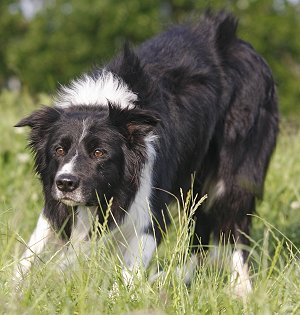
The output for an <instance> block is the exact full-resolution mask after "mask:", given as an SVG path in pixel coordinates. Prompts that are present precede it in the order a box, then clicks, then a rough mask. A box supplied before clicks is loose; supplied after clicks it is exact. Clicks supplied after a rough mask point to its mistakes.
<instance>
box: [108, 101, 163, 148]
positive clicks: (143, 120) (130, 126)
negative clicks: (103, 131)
mask: <svg viewBox="0 0 300 315" xmlns="http://www.w3.org/2000/svg"><path fill="white" fill-rule="evenodd" d="M109 118H110V121H111V123H112V124H113V125H114V126H115V127H117V128H118V130H119V131H120V133H121V134H122V135H123V136H124V137H125V138H126V139H127V140H128V143H129V144H132V145H133V144H135V143H137V142H138V141H140V140H142V139H144V138H145V137H146V136H147V135H149V134H150V133H151V132H152V131H153V129H154V128H155V126H156V125H157V123H158V122H159V118H158V116H157V114H155V113H153V112H150V111H148V110H143V109H140V108H132V109H129V108H125V109H124V108H121V107H120V106H116V105H112V104H109Z"/></svg>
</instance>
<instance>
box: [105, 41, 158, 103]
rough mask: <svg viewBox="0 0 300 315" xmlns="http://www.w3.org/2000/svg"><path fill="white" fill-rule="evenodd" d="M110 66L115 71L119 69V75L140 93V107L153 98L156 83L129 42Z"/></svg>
mask: <svg viewBox="0 0 300 315" xmlns="http://www.w3.org/2000/svg"><path fill="white" fill-rule="evenodd" d="M110 67H112V69H113V71H114V69H118V71H117V74H118V76H120V77H121V78H122V79H123V80H124V82H125V83H126V84H127V85H128V87H129V88H130V89H131V90H132V91H133V92H134V93H136V94H137V95H138V101H137V102H138V103H139V106H140V107H143V104H144V103H147V102H148V101H149V100H150V99H151V100H153V97H152V94H153V93H154V83H153V82H152V80H151V78H150V76H149V75H148V73H147V72H146V71H145V69H144V66H143V65H142V63H141V61H140V59H139V57H138V55H137V54H136V53H135V52H134V50H133V49H132V48H130V46H129V44H128V43H127V42H126V43H125V44H124V47H123V53H122V54H121V55H120V56H119V58H116V59H115V60H114V61H113V62H112V64H111V65H110Z"/></svg>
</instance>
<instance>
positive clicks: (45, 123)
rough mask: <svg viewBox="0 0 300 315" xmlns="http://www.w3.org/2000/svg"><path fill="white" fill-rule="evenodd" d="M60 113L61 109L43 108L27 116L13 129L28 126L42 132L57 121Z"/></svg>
mask: <svg viewBox="0 0 300 315" xmlns="http://www.w3.org/2000/svg"><path fill="white" fill-rule="evenodd" d="M61 111H62V110H61V109H58V108H56V107H49V106H44V107H42V108H41V109H39V110H37V111H35V112H33V113H32V114H30V115H29V116H27V117H25V118H23V119H21V120H20V121H19V122H18V123H17V124H16V125H15V127H25V126H28V127H30V128H31V129H40V130H41V131H42V130H44V129H47V128H49V126H51V125H52V124H53V123H54V122H55V121H57V120H58V119H59V117H60V115H61Z"/></svg>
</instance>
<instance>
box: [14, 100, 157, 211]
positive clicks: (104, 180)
mask: <svg viewBox="0 0 300 315" xmlns="http://www.w3.org/2000/svg"><path fill="white" fill-rule="evenodd" d="M156 123H157V119H156V117H155V116H154V115H153V113H150V112H149V111H146V110H142V109H139V108H134V107H133V108H121V107H119V106H117V105H113V104H107V106H87V105H82V106H81V105H76V106H70V107H68V108H62V107H44V108H42V109H40V110H38V111H36V112H34V113H32V114H31V115H30V116H28V117H26V118H24V119H22V120H21V121H20V122H19V123H18V124H17V125H16V127H23V126H29V127H31V134H30V146H31V148H32V149H33V151H34V153H35V167H36V171H37V173H38V174H40V177H41V180H42V183H43V186H44V191H45V194H46V196H47V194H48V195H50V196H51V197H52V198H53V199H54V200H57V201H59V202H62V203H64V204H66V205H68V206H76V205H86V206H93V205H99V202H101V203H102V202H105V200H109V199H110V198H111V197H120V198H121V196H118V194H120V191H119V190H120V188H121V187H123V188H124V187H125V188H126V189H129V190H130V189H131V190H133V189H136V188H137V186H138V180H139V179H138V174H139V172H140V168H141V167H142V166H143V163H145V161H146V160H147V154H148V152H147V141H148V140H147V139H149V136H151V135H152V130H153V128H154V126H155V125H156ZM122 193H123V194H124V191H123V192H122Z"/></svg>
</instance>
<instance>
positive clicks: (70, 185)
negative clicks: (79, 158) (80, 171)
mask: <svg viewBox="0 0 300 315" xmlns="http://www.w3.org/2000/svg"><path fill="white" fill-rule="evenodd" d="M55 182H56V186H57V188H58V189H59V190H60V191H63V192H71V191H73V190H75V189H76V188H77V187H78V186H79V179H78V178H77V177H76V176H73V175H69V174H61V175H59V176H58V177H57V178H56V181H55Z"/></svg>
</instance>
